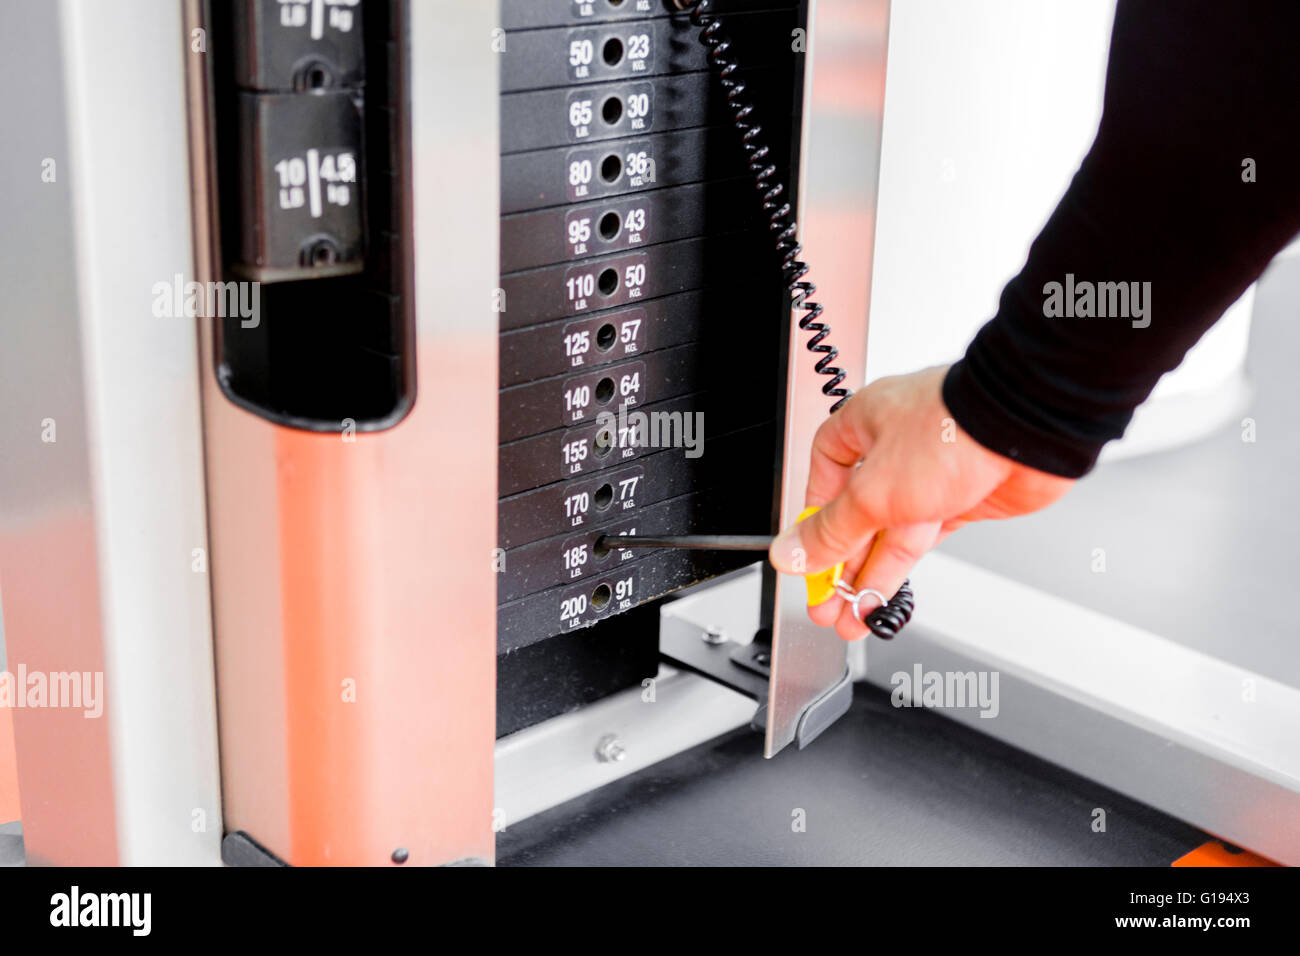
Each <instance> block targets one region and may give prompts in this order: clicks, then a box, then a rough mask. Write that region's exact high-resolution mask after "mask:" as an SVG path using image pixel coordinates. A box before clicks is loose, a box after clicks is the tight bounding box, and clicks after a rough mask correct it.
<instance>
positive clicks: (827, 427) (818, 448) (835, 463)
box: [805, 393, 872, 507]
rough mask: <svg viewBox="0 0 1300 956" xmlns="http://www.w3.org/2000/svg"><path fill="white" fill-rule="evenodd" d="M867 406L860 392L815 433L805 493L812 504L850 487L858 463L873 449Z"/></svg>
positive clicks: (821, 502)
mask: <svg viewBox="0 0 1300 956" xmlns="http://www.w3.org/2000/svg"><path fill="white" fill-rule="evenodd" d="M866 408H867V404H866V400H865V398H864V397H863V395H862V394H861V393H859V394H858V395H856V396H854V397H853V398H851V399H849V400H848V401H847V402H845V403H844V405H843V406H842V407H841V408H840V410H839V411H838V412H835V413H834V414H832V415H831V416H830V418H828V419H826V421H824V422H822V424H821V427H820V428H818V429H817V433H816V434H815V435H813V445H812V463H811V465H810V467H809V470H808V492H807V494H806V495H805V501H806V502H807V503H808V504H809V505H817V506H818V507H820V506H821V505H824V504H826V502H828V501H831V500H833V499H834V498H836V497H838V496H839V495H840V493H841V492H843V491H844V489H845V488H846V487H847V486H848V483H849V479H850V478H852V477H853V469H854V468H855V467H856V466H857V463H858V462H860V461H861V460H862V459H863V458H865V457H866V455H867V453H868V452H869V451H871V444H872V437H871V433H870V428H869V423H868V421H867V417H866Z"/></svg>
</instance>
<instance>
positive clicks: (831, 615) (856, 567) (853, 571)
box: [808, 548, 867, 627]
mask: <svg viewBox="0 0 1300 956" xmlns="http://www.w3.org/2000/svg"><path fill="white" fill-rule="evenodd" d="M866 560H867V549H866V548H864V549H863V550H862V551H860V552H858V554H856V555H854V556H853V557H852V558H850V559H849V560H848V561H846V562H845V563H844V574H843V579H844V580H845V581H852V580H853V579H854V578H856V577H857V576H858V572H859V571H860V570H862V565H863V564H864V563H865V562H866ZM843 610H844V598H842V597H840V596H839V595H838V594H836V595H834V596H833V597H830V598H828V599H827V600H825V601H823V602H822V603H821V604H815V605H810V606H809V608H808V617H810V618H811V619H812V621H813V623H814V624H816V625H818V626H819V627H833V626H834V624H835V622H836V621H837V620H839V617H840V612H841V611H843Z"/></svg>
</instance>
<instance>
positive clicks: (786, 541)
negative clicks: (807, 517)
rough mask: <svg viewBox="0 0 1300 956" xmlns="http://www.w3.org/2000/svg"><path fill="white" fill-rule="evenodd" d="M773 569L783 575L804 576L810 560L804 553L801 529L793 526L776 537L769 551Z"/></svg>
mask: <svg viewBox="0 0 1300 956" xmlns="http://www.w3.org/2000/svg"><path fill="white" fill-rule="evenodd" d="M768 557H769V558H770V559H771V561H772V567H774V568H776V569H777V570H778V571H780V572H782V573H783V574H803V573H804V571H805V570H806V569H807V563H808V558H807V555H806V554H805V553H804V549H803V540H802V539H801V538H800V537H799V529H798V527H796V526H793V525H792V526H791V527H789V528H786V529H785V530H784V531H782V532H781V533H780V534H779V535H777V536H776V539H775V540H774V541H773V542H772V547H771V548H770V549H769V550H768Z"/></svg>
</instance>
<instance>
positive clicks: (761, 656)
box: [754, 651, 772, 667]
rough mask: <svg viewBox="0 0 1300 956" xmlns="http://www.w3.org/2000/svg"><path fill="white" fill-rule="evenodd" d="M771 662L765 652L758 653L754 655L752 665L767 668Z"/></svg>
mask: <svg viewBox="0 0 1300 956" xmlns="http://www.w3.org/2000/svg"><path fill="white" fill-rule="evenodd" d="M771 662H772V658H771V657H770V656H769V655H768V653H767V652H766V651H759V652H758V653H757V654H755V655H754V663H755V664H757V665H758V666H759V667H767V666H768V665H769V664H770V663H771Z"/></svg>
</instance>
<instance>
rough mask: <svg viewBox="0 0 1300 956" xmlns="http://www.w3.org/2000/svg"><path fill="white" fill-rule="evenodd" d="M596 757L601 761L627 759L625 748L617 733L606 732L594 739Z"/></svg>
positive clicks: (609, 761) (615, 761) (612, 761)
mask: <svg viewBox="0 0 1300 956" xmlns="http://www.w3.org/2000/svg"><path fill="white" fill-rule="evenodd" d="M596 759H597V760H599V761H600V762H601V763H618V762H619V761H621V760H626V759H627V750H626V748H624V746H623V741H622V740H620V739H619V737H618V734H606V735H605V736H604V737H601V738H600V740H598V741H596Z"/></svg>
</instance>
